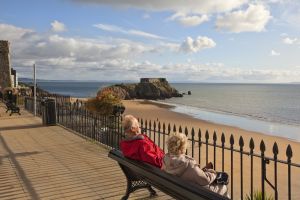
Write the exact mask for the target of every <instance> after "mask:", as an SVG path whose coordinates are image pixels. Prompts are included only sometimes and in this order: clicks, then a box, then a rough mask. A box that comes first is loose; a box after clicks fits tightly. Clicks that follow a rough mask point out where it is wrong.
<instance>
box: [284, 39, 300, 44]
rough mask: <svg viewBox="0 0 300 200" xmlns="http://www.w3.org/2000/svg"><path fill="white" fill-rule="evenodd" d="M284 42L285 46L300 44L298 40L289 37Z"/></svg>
mask: <svg viewBox="0 0 300 200" xmlns="http://www.w3.org/2000/svg"><path fill="white" fill-rule="evenodd" d="M282 42H283V43H284V44H296V43H297V42H298V38H289V37H286V38H283V39H282Z"/></svg>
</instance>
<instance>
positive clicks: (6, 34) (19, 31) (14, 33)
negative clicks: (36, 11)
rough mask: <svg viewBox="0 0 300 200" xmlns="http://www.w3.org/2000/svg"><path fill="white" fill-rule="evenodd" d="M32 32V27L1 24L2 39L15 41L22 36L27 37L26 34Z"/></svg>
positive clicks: (0, 34)
mask: <svg viewBox="0 0 300 200" xmlns="http://www.w3.org/2000/svg"><path fill="white" fill-rule="evenodd" d="M32 32H33V30H30V29H24V28H20V27H16V26H13V25H9V24H0V38H1V40H9V41H11V42H14V41H16V40H19V39H21V38H22V37H26V35H29V34H31V33H32Z"/></svg>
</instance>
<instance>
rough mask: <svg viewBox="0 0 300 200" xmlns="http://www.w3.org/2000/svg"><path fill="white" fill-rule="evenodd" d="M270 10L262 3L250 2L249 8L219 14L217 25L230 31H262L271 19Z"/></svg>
mask: <svg viewBox="0 0 300 200" xmlns="http://www.w3.org/2000/svg"><path fill="white" fill-rule="evenodd" d="M271 18H272V17H271V13H270V11H269V10H268V9H267V8H266V7H265V6H264V5H262V4H249V7H248V8H247V10H238V11H233V12H231V13H228V14H225V15H223V16H219V17H218V18H217V22H216V27H217V28H218V29H224V30H227V31H229V32H234V33H240V32H261V31H263V30H265V26H266V24H267V23H268V21H269V20H270V19H271Z"/></svg>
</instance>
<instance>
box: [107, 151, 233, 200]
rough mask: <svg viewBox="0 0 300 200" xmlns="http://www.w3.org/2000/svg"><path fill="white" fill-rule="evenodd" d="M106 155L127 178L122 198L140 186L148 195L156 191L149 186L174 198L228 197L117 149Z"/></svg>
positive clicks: (216, 199) (206, 199)
mask: <svg viewBox="0 0 300 200" xmlns="http://www.w3.org/2000/svg"><path fill="white" fill-rule="evenodd" d="M108 157H110V158H112V159H114V160H116V161H117V162H118V164H119V165H120V167H121V169H122V171H123V172H124V174H125V176H126V179H127V190H126V194H125V196H123V198H122V200H125V199H128V197H129V195H130V193H132V192H134V191H135V190H138V189H142V188H146V189H148V190H149V192H150V196H155V195H156V192H155V191H154V190H153V188H152V187H151V186H154V187H156V188H157V189H159V190H161V191H162V192H164V193H166V194H168V195H170V196H172V197H174V198H175V199H182V200H189V199H190V200H225V199H226V200H228V198H226V197H224V196H221V195H219V194H217V193H214V192H212V191H210V190H208V189H206V188H204V187H201V186H198V185H196V184H193V183H190V182H187V181H184V180H182V179H180V178H179V177H176V176H173V175H171V174H168V173H166V172H163V171H162V170H161V169H159V168H157V167H155V166H152V165H149V164H147V163H143V162H140V161H136V160H131V159H128V158H125V157H124V156H123V154H122V153H121V152H120V151H119V150H111V151H110V152H109V154H108Z"/></svg>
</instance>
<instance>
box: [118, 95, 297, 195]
mask: <svg viewBox="0 0 300 200" xmlns="http://www.w3.org/2000/svg"><path fill="white" fill-rule="evenodd" d="M123 103H124V105H125V107H126V110H125V114H132V115H134V116H136V117H138V118H141V119H143V120H148V121H149V120H151V121H152V124H153V122H154V121H156V122H158V121H159V122H160V123H166V124H169V123H170V124H171V127H173V124H176V126H177V130H178V127H179V125H181V126H182V128H185V127H187V129H188V130H189V135H188V136H189V137H191V131H190V130H191V128H192V127H193V128H194V129H195V131H196V132H198V130H199V128H200V129H201V131H202V140H204V132H205V131H206V130H208V132H209V134H210V138H209V142H211V143H212V136H213V132H214V131H216V133H217V144H221V141H220V138H221V134H222V132H223V133H224V134H225V138H226V142H225V144H226V145H225V146H227V147H230V145H229V137H230V135H231V134H232V135H233V136H234V139H235V143H234V148H235V149H240V147H239V145H238V144H239V138H240V137H241V136H242V137H243V139H244V148H243V150H244V151H248V150H249V141H250V139H251V138H253V140H254V143H255V148H254V153H256V154H259V155H260V154H261V152H260V150H259V146H260V142H261V140H263V141H264V142H265V145H266V152H265V154H266V156H269V157H272V158H273V153H272V149H273V144H274V142H276V143H277V144H278V149H279V154H278V158H279V159H282V160H284V161H286V160H287V157H286V148H287V146H288V145H291V147H292V150H293V157H292V162H293V163H300V156H298V155H297V153H298V152H300V143H298V142H295V141H290V140H288V139H285V138H284V137H275V136H270V135H266V134H264V133H259V132H252V131H247V130H243V129H240V128H237V127H232V126H226V125H222V124H215V123H212V122H208V121H204V120H199V119H196V118H193V117H191V116H189V115H185V114H181V113H176V112H173V111H171V110H170V108H172V107H171V106H169V105H163V104H160V103H155V102H151V101H123ZM283 136H284V133H283ZM190 146H191V145H190ZM197 152H198V150H197V149H195V154H194V157H195V159H196V160H197V158H198V157H200V162H201V163H203V165H204V162H205V160H202V159H205V147H204V146H203V147H202V148H201V153H200V156H199V155H198V154H197ZM208 154H209V160H210V161H212V159H213V147H209V153H208ZM240 156H241V155H240V153H237V152H236V153H235V154H234V162H233V163H234V166H233V169H234V172H235V173H234V183H237V185H238V186H237V187H236V186H234V192H233V194H234V197H235V198H236V197H237V196H239V195H240V192H241V191H240V185H239V183H241V174H240V171H241V167H240V166H241V164H240V163H241V159H240ZM216 158H217V159H216V168H217V170H221V163H222V162H221V150H220V149H219V150H217V152H216ZM230 167H231V166H230V151H229V150H227V151H225V166H224V169H225V171H227V172H230ZM242 169H243V176H242V177H243V188H244V191H243V194H244V195H245V193H249V189H250V177H251V175H250V157H249V156H247V155H243V168H242ZM260 169H261V159H260V158H254V175H253V176H254V188H256V189H259V188H261V184H260V183H261V181H260V180H261V170H260ZM267 178H268V179H269V180H270V181H271V183H274V162H272V161H271V162H270V164H268V165H267ZM256 183H259V184H256ZM278 187H279V188H280V190H279V197H281V198H279V199H287V165H285V164H278ZM298 188H300V169H299V168H296V167H292V194H293V199H300V191H297V189H298ZM266 189H267V191H268V193H269V194H273V196H274V191H273V190H272V189H271V187H270V186H267V183H266ZM244 195H243V196H244Z"/></svg>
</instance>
